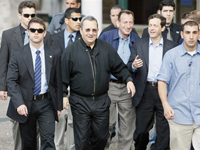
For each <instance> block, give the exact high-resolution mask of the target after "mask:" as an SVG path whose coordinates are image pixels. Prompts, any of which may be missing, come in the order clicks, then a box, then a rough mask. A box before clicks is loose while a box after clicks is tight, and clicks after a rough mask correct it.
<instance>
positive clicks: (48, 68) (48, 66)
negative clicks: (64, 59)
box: [44, 46, 53, 83]
mask: <svg viewBox="0 0 200 150" xmlns="http://www.w3.org/2000/svg"><path fill="white" fill-rule="evenodd" d="M44 53H45V66H46V78H47V83H49V80H50V73H51V65H52V64H51V63H52V59H53V50H52V49H51V48H50V47H47V46H44Z"/></svg>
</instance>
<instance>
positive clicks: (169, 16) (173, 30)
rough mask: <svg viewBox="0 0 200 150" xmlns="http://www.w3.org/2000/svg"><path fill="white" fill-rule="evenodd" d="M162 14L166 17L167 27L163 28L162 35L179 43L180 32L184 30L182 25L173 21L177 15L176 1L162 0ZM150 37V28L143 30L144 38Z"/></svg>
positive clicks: (160, 8) (160, 4) (160, 6)
mask: <svg viewBox="0 0 200 150" xmlns="http://www.w3.org/2000/svg"><path fill="white" fill-rule="evenodd" d="M159 10H160V14H161V15H162V16H163V17H165V18H166V27H165V30H163V33H162V36H163V37H164V38H167V39H168V40H171V41H174V42H176V43H177V44H179V40H180V38H181V36H180V32H181V31H182V26H181V25H179V24H176V23H173V18H174V15H175V3H174V1H173V0H161V1H160V3H159ZM144 37H149V33H148V28H146V29H144V30H143V33H142V38H144Z"/></svg>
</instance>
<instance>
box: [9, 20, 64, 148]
mask: <svg viewBox="0 0 200 150" xmlns="http://www.w3.org/2000/svg"><path fill="white" fill-rule="evenodd" d="M27 31H28V35H29V38H30V42H29V44H27V45H25V46H23V47H20V48H18V49H15V50H14V51H13V52H12V55H11V59H10V62H9V66H8V75H7V85H8V92H9V93H10V95H11V99H10V103H9V106H8V111H7V116H8V117H10V118H11V119H13V120H15V121H17V122H19V126H20V133H21V138H22V149H28V150H36V147H37V144H36V143H37V142H36V136H37V134H36V123H37V122H38V124H39V128H40V137H41V150H46V149H52V150H55V144H54V131H55V120H56V121H58V118H59V116H60V114H61V110H62V109H63V99H62V78H61V51H60V50H59V49H56V48H55V47H50V46H48V45H46V44H44V42H43V39H44V37H45V35H46V27H45V24H44V21H43V20H42V19H40V18H33V19H31V20H30V21H29V24H28V29H27Z"/></svg>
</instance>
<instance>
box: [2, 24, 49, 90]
mask: <svg viewBox="0 0 200 150" xmlns="http://www.w3.org/2000/svg"><path fill="white" fill-rule="evenodd" d="M44 43H45V44H47V45H52V43H53V40H52V38H51V35H50V33H49V32H47V34H46V36H45V38H44ZM22 46H24V39H23V38H22V35H21V29H20V25H19V26H17V27H14V28H11V29H8V30H6V31H4V32H3V33H2V41H1V50H0V64H1V69H0V91H7V85H6V77H7V70H8V63H9V60H10V54H11V51H12V50H14V49H17V48H19V47H22Z"/></svg>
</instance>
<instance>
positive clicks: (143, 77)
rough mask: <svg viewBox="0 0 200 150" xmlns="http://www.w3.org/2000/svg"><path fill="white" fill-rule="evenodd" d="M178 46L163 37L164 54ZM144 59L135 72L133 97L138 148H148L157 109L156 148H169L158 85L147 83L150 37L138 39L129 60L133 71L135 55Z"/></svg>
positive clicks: (166, 126) (139, 149)
mask: <svg viewBox="0 0 200 150" xmlns="http://www.w3.org/2000/svg"><path fill="white" fill-rule="evenodd" d="M175 46H177V44H176V43H174V42H172V41H169V40H167V39H164V38H163V55H164V54H165V53H166V52H167V51H168V50H169V49H171V48H173V47H175ZM137 55H139V58H140V59H141V60H142V61H143V66H142V67H140V68H137V70H136V72H135V81H134V84H135V88H136V93H135V95H134V97H133V98H132V102H133V106H134V107H136V131H135V133H134V140H135V148H136V150H146V145H147V144H148V141H149V130H150V129H151V128H152V127H153V121H154V112H155V111H156V120H157V121H156V125H157V126H156V129H157V133H159V134H157V137H158V138H156V144H157V145H155V148H156V150H165V149H168V148H169V145H168V144H169V127H168V123H167V120H166V119H165V117H164V115H163V107H162V104H161V101H160V99H159V96H158V91H157V87H156V86H154V87H153V86H151V85H147V76H148V68H149V38H143V39H141V40H139V41H136V42H135V43H134V46H133V51H132V54H131V56H130V59H129V62H128V68H129V70H130V71H132V63H133V61H134V59H135V57H136V56H137Z"/></svg>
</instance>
